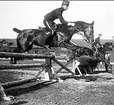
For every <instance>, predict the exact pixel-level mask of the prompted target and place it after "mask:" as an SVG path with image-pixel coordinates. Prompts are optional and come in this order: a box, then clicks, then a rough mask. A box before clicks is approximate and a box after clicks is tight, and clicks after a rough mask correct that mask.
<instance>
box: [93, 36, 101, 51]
mask: <svg viewBox="0 0 114 105" xmlns="http://www.w3.org/2000/svg"><path fill="white" fill-rule="evenodd" d="M101 36H102V34H98V37H97V38H96V39H95V40H94V42H93V47H94V49H95V52H96V53H98V48H100V47H102V45H101V43H100V38H101Z"/></svg>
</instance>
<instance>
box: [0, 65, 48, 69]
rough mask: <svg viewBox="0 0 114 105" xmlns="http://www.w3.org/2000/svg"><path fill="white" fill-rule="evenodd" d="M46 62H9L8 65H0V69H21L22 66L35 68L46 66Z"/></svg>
mask: <svg viewBox="0 0 114 105" xmlns="http://www.w3.org/2000/svg"><path fill="white" fill-rule="evenodd" d="M48 66H49V65H47V64H10V65H4V64H2V65H0V70H3V69H22V68H36V67H48Z"/></svg>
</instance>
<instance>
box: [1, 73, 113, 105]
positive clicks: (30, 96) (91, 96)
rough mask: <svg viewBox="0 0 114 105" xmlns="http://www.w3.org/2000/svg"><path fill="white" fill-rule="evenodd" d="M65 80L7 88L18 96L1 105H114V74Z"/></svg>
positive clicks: (10, 93) (9, 92) (66, 77)
mask: <svg viewBox="0 0 114 105" xmlns="http://www.w3.org/2000/svg"><path fill="white" fill-rule="evenodd" d="M61 78H62V79H63V80H64V82H49V81H48V82H44V81H36V82H32V83H28V84H25V85H21V86H18V87H16V86H15V87H11V88H8V89H6V90H5V92H6V94H7V95H13V96H14V97H15V99H14V100H13V101H9V102H3V101H1V102H0V105H114V73H112V74H111V73H105V72H101V73H96V74H92V75H87V76H85V77H78V76H77V77H72V76H70V75H68V76H61Z"/></svg>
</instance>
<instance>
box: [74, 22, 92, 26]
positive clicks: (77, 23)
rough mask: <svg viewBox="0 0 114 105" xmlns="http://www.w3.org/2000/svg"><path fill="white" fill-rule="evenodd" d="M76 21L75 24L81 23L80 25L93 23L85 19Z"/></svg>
mask: <svg viewBox="0 0 114 105" xmlns="http://www.w3.org/2000/svg"><path fill="white" fill-rule="evenodd" d="M74 23H75V24H80V25H82V24H87V25H90V24H91V23H87V22H84V21H75V22H74Z"/></svg>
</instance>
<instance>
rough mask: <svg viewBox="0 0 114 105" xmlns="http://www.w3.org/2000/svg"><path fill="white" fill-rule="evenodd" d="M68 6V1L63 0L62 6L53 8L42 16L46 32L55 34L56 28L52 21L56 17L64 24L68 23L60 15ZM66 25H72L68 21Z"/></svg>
mask: <svg viewBox="0 0 114 105" xmlns="http://www.w3.org/2000/svg"><path fill="white" fill-rule="evenodd" d="M68 6H69V1H68V0H63V3H62V6H61V7H60V8H57V9H54V10H53V11H51V12H50V13H48V14H46V15H45V16H44V21H43V23H44V25H45V26H46V28H47V29H48V30H49V32H47V34H51V35H56V28H55V26H54V25H55V23H54V21H55V20H56V19H59V20H60V22H61V23H62V24H65V25H67V24H68V22H67V21H65V20H64V18H63V16H62V14H63V11H66V10H67V9H68ZM68 25H72V23H69V24H68ZM50 32H51V33H50Z"/></svg>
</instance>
